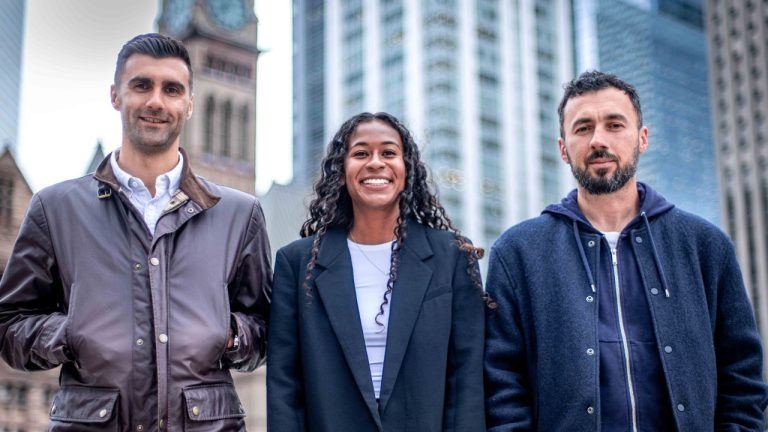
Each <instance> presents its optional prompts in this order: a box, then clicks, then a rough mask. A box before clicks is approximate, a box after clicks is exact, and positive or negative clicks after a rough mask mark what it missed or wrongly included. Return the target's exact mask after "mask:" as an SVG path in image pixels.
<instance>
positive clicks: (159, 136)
mask: <svg viewBox="0 0 768 432" xmlns="http://www.w3.org/2000/svg"><path fill="white" fill-rule="evenodd" d="M132 121H133V124H130V122H131V120H128V121H127V122H126V123H129V124H123V128H125V129H126V130H127V131H128V140H129V142H130V143H131V145H133V147H134V149H136V150H137V151H138V152H140V153H142V154H145V155H156V154H160V153H163V152H165V151H167V150H168V149H170V148H171V146H173V143H174V142H175V141H176V139H177V138H178V137H179V135H180V134H181V128H182V126H183V125H184V120H183V119H180V120H179V122H178V123H177V124H176V125H175V127H173V128H172V129H169V130H168V131H167V132H164V133H161V132H152V131H150V130H148V129H149V128H147V127H144V126H141V124H140V123H141V120H139V118H138V116H137V117H135V119H133V120H132Z"/></svg>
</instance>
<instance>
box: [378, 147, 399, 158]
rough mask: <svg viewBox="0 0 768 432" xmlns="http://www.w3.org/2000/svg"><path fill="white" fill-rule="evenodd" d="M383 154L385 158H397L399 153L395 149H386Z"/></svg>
mask: <svg viewBox="0 0 768 432" xmlns="http://www.w3.org/2000/svg"><path fill="white" fill-rule="evenodd" d="M381 154H383V155H384V156H385V157H397V151H396V150H394V149H385V150H384V151H383V152H381Z"/></svg>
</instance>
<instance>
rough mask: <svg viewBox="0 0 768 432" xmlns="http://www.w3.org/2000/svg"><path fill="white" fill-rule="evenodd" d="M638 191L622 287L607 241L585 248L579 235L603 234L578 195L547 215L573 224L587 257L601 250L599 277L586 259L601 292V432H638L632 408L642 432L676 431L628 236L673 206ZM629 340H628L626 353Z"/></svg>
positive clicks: (622, 256)
mask: <svg viewBox="0 0 768 432" xmlns="http://www.w3.org/2000/svg"><path fill="white" fill-rule="evenodd" d="M637 189H638V192H639V195H640V213H639V214H638V215H637V216H636V217H635V218H634V219H633V220H632V221H631V222H630V223H629V224H628V225H627V226H626V227H624V229H623V230H622V231H621V234H620V236H619V241H618V244H617V247H616V260H617V269H618V281H619V283H618V285H619V286H618V287H617V286H616V283H615V280H616V279H615V275H614V271H615V270H614V266H613V258H612V254H611V249H610V245H609V244H608V241H607V240H606V239H605V237H604V236H603V237H602V240H601V241H600V242H599V243H596V242H591V241H590V242H589V243H588V244H581V243H582V242H581V240H580V238H581V237H580V236H579V235H578V232H579V231H584V232H591V233H598V234H599V233H600V231H598V230H597V229H596V228H594V227H593V226H592V224H590V223H589V221H588V220H587V219H586V217H584V215H583V213H582V212H581V210H580V209H579V206H578V203H577V192H576V190H574V191H572V192H571V193H570V194H569V195H568V196H566V197H565V198H564V199H563V200H562V201H561V203H560V204H553V205H550V206H549V207H547V208H546V209H545V210H544V212H546V213H551V214H554V215H557V216H559V217H564V218H567V219H568V220H569V221H570V222H571V223H573V227H574V234H575V236H574V241H575V242H578V243H579V247H580V251H581V252H582V255H583V253H584V250H585V249H586V248H593V247H597V248H599V249H598V253H599V256H600V261H599V264H598V267H597V271H596V273H597V274H591V271H590V268H589V265H588V264H587V262H586V258H584V259H583V260H582V261H583V262H584V271H585V272H586V273H587V274H588V275H587V277H588V279H589V280H590V281H591V283H592V284H593V285H594V289H595V291H596V293H597V295H596V296H595V297H596V298H597V299H599V304H598V306H599V309H598V310H599V312H598V321H599V324H598V337H599V341H600V350H599V353H600V404H601V406H602V415H601V430H602V431H604V432H613V431H622V432H623V431H632V430H634V429H633V428H632V404H633V403H634V406H635V407H636V408H635V413H636V420H637V423H636V426H637V430H638V431H662V430H663V431H668V430H675V423H674V419H673V417H672V412H671V403H670V398H669V392H668V390H667V383H666V380H665V378H664V371H663V368H662V364H661V358H660V350H659V346H658V344H657V341H656V337H655V335H654V330H653V322H652V317H651V311H650V308H649V305H648V300H647V298H646V294H645V292H644V290H643V284H642V280H641V275H640V268H639V267H638V263H637V260H636V257H635V255H634V253H633V250H632V247H630V244H629V242H630V241H631V239H629V233H630V231H631V230H632V229H633V228H638V227H639V226H641V225H644V224H647V223H648V220H651V219H653V218H655V217H657V216H659V215H661V214H663V213H665V212H667V211H669V210H671V209H672V208H673V207H674V205H673V204H671V203H669V202H668V201H666V200H665V199H664V197H662V196H661V195H660V194H658V193H656V192H655V191H654V190H653V189H651V188H646V187H645V185H644V184H642V183H638V186H637ZM649 233H650V230H649ZM624 339H626V341H627V344H626V346H627V349H626V350H625V344H624V343H623V341H624ZM627 353H628V354H629V357H628V359H627V355H626V354H627ZM630 382H631V383H632V386H631V387H630V385H629V383H630ZM630 389H631V390H632V391H630Z"/></svg>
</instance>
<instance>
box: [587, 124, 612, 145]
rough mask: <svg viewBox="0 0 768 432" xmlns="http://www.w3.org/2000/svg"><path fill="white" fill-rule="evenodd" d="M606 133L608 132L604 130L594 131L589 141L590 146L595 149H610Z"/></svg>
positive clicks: (598, 128) (599, 128)
mask: <svg viewBox="0 0 768 432" xmlns="http://www.w3.org/2000/svg"><path fill="white" fill-rule="evenodd" d="M606 133H607V131H606V130H605V129H604V128H602V127H596V128H595V129H594V130H593V131H592V137H591V139H590V140H589V146H590V147H592V148H593V149H597V148H606V147H608V144H607V140H606V138H607V137H606Z"/></svg>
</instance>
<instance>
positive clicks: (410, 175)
mask: <svg viewBox="0 0 768 432" xmlns="http://www.w3.org/2000/svg"><path fill="white" fill-rule="evenodd" d="M375 120H378V121H381V122H384V123H386V124H387V125H389V126H391V127H392V128H393V129H394V130H396V131H397V132H398V134H399V135H400V141H401V142H402V143H403V160H404V162H405V173H406V178H405V186H404V189H403V192H402V193H401V194H400V200H399V205H400V214H399V216H398V218H397V223H396V226H395V230H394V233H393V234H394V235H395V242H394V243H393V244H392V258H391V261H390V270H389V280H388V281H387V289H386V291H385V293H384V298H383V302H382V304H381V306H380V307H379V313H378V315H376V322H377V323H378V324H379V325H381V323H380V322H379V317H381V316H383V314H384V306H385V305H387V304H388V303H389V296H390V294H391V293H392V287H393V285H394V282H395V280H396V279H397V269H398V265H399V262H400V260H399V258H400V254H399V252H400V248H401V246H402V244H403V242H405V241H406V237H407V234H408V233H407V232H406V221H407V220H408V219H409V218H413V219H415V220H416V221H417V222H418V223H421V224H422V225H426V226H428V227H430V228H436V229H440V230H446V231H450V232H452V233H454V235H455V236H456V244H457V245H458V247H459V248H460V249H461V250H462V251H464V252H465V254H466V257H467V273H468V274H469V276H470V277H471V278H472V281H473V282H474V285H475V286H476V287H477V289H478V290H480V293H481V295H482V298H483V300H484V301H485V303H486V305H487V306H488V307H489V308H492V309H493V308H495V307H496V303H495V302H494V301H493V300H492V299H491V298H490V297H489V296H488V294H487V293H486V292H485V291H484V290H483V285H482V282H481V280H480V274H479V271H478V270H477V268H476V266H475V263H476V262H477V260H478V259H480V258H482V257H483V255H484V253H485V251H484V250H483V249H482V248H480V247H475V246H473V245H472V243H471V242H470V241H469V240H468V239H467V238H466V237H464V236H462V235H461V233H460V232H459V230H458V229H456V228H455V227H454V226H453V224H452V223H451V220H450V219H449V218H448V215H447V214H446V212H445V208H443V206H442V205H441V204H440V201H439V200H438V198H437V195H436V194H435V192H433V187H432V183H431V181H430V180H429V178H428V175H427V167H426V166H425V165H424V162H422V160H421V154H420V152H419V148H418V147H417V146H416V143H415V142H414V140H413V137H412V136H411V133H410V132H409V131H408V129H407V128H406V127H405V126H404V125H403V124H402V123H401V122H400V121H399V120H398V119H397V118H396V117H394V116H393V115H391V114H388V113H385V112H378V113H375V114H372V113H369V112H364V113H360V114H358V115H355V116H353V117H351V118H350V119H349V120H347V121H346V122H344V124H342V125H341V127H340V128H339V130H338V131H337V132H336V135H334V137H333V139H332V140H331V142H330V143H329V144H328V148H327V151H326V154H325V157H324V158H323V160H322V162H321V166H322V170H321V172H320V177H319V178H318V179H317V181H316V182H315V185H314V191H315V197H314V198H313V200H312V202H311V203H310V205H309V218H308V219H307V220H306V221H305V222H304V224H303V225H302V226H301V231H300V232H299V234H300V235H301V236H302V237H309V236H311V235H314V236H315V238H314V241H313V242H312V251H311V256H310V259H309V263H307V269H306V274H305V277H304V284H303V287H304V290H305V293H306V295H307V299H308V300H310V299H311V298H312V289H311V288H310V286H309V281H310V279H311V278H312V270H313V269H314V268H315V263H316V261H317V255H318V253H319V251H320V244H321V242H322V239H323V237H324V236H325V234H326V232H327V231H328V230H329V229H331V228H337V227H340V228H343V229H346V230H350V229H351V228H352V225H353V222H354V216H353V213H352V199H351V198H350V196H349V192H348V191H347V187H346V185H345V182H344V177H345V172H344V161H345V159H346V156H347V144H348V141H349V138H350V137H351V136H352V134H354V133H355V131H356V130H357V127H358V125H360V124H361V123H368V122H372V121H375Z"/></svg>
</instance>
